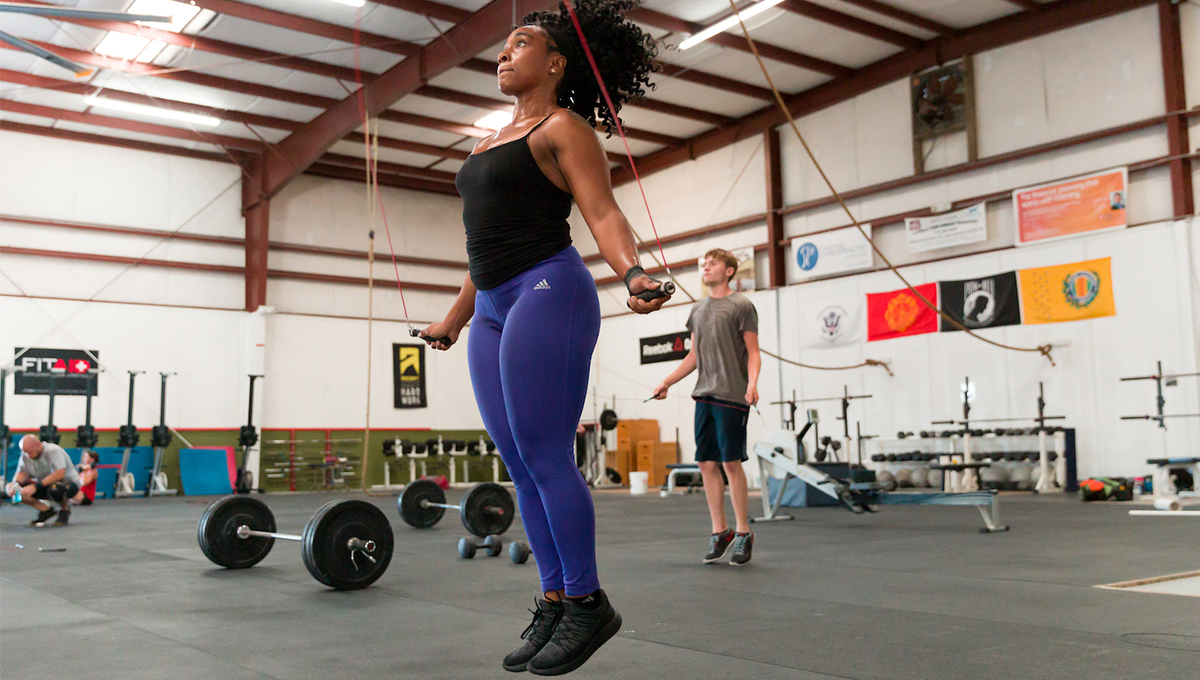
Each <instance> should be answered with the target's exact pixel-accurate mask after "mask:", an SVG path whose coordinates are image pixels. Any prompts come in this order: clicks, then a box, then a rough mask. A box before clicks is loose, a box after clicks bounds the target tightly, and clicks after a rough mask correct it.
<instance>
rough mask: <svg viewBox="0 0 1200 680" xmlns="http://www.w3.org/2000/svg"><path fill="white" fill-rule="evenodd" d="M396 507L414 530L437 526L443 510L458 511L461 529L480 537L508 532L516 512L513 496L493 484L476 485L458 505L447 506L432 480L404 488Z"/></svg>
mask: <svg viewBox="0 0 1200 680" xmlns="http://www.w3.org/2000/svg"><path fill="white" fill-rule="evenodd" d="M396 508H397V509H398V510H399V511H400V517H401V519H403V520H404V521H405V522H406V523H407V524H408V525H409V526H411V527H416V528H417V529H428V528H429V527H431V526H433V525H435V524H437V523H438V522H440V521H441V520H442V517H443V516H444V515H445V514H446V510H458V511H459V513H460V515H461V516H462V523H463V526H464V527H466V529H467V531H469V532H471V533H472V534H474V535H476V536H478V537H480V538H487V537H488V536H492V535H500V534H503V533H504V532H505V531H508V528H509V527H510V526H512V523H513V517H514V516H515V515H516V511H517V506H516V503H514V502H513V498H512V494H510V493H509V492H508V490H507V489H505V488H504V487H502V486H500V485H499V484H496V483H494V482H481V483H479V484H476V485H475V486H473V487H471V490H470V491H468V492H467V495H466V496H463V499H462V502H461V503H459V504H458V505H450V504H448V503H446V492H444V491H442V487H440V486H438V485H437V482H434V481H433V480H431V479H418V480H415V481H413V482H410V483H409V484H408V485H407V486H405V487H404V491H402V492H400V499H399V500H398V501H397V502H396Z"/></svg>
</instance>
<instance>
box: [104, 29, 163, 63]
mask: <svg viewBox="0 0 1200 680" xmlns="http://www.w3.org/2000/svg"><path fill="white" fill-rule="evenodd" d="M149 44H150V39H149V38H143V37H141V36H137V35H129V34H127V33H116V32H113V31H109V32H108V35H106V36H104V38H103V39H102V40H101V41H100V42H99V43H98V44H97V45H96V48H95V50H94V51H95V52H96V54H100V55H104V56H106V57H112V58H113V59H120V60H122V61H131V60H133V59H134V58H135V57H137V55H139V54H141V53H142V50H144V49H146V45H149Z"/></svg>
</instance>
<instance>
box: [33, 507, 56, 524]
mask: <svg viewBox="0 0 1200 680" xmlns="http://www.w3.org/2000/svg"><path fill="white" fill-rule="evenodd" d="M57 514H58V511H57V510H55V509H54V508H46V509H45V510H42V511H41V512H39V513H38V516H37V519H35V520H33V521H32V522H30V523H29V526H31V527H40V526H45V524H46V522H49V521H50V518H51V517H53V516H55V515H57Z"/></svg>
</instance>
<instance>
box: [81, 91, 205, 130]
mask: <svg viewBox="0 0 1200 680" xmlns="http://www.w3.org/2000/svg"><path fill="white" fill-rule="evenodd" d="M83 102H84V103H85V104H87V105H88V106H95V107H96V108H101V109H113V110H116V111H126V112H128V113H137V114H140V115H143V116H155V117H156V118H170V119H171V120H181V121H183V122H185V123H194V124H196V125H208V126H210V127H216V126H217V125H220V124H221V119H220V118H213V117H212V116H202V115H200V114H198V113H185V112H183V111H173V110H171V109H165V108H158V107H156V106H143V105H142V104H132V103H130V102H126V101H121V100H120V99H110V98H108V97H97V96H96V95H94V94H91V95H88V96H86V97H84V98H83Z"/></svg>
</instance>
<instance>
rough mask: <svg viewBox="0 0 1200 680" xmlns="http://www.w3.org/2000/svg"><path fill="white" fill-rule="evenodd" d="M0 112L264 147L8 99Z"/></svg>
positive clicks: (252, 141)
mask: <svg viewBox="0 0 1200 680" xmlns="http://www.w3.org/2000/svg"><path fill="white" fill-rule="evenodd" d="M0 111H8V112H10V113H19V114H21V115H24V116H38V117H41V118H50V119H53V120H66V121H70V122H72V123H84V124H87V125H97V126H99V127H106V128H112V129H114V130H126V131H128V132H139V133H142V134H146V135H157V136H159V137H171V138H174V139H182V140H186V141H189V142H201V143H204V144H215V145H217V146H222V147H225V148H228V149H243V150H247V151H262V150H264V149H265V148H266V147H265V145H264V144H263V143H262V142H260V141H258V140H257V139H242V138H241V137H230V136H228V135H214V134H211V133H207V132H193V131H191V130H187V129H184V128H177V127H171V126H169V125H157V124H154V123H141V122H138V121H134V120H128V119H126V118H116V117H113V116H100V115H97V114H94V113H80V112H78V111H68V110H66V109H56V108H53V107H50V106H40V105H38V104H26V103H24V102H15V101H12V100H11V99H0Z"/></svg>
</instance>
